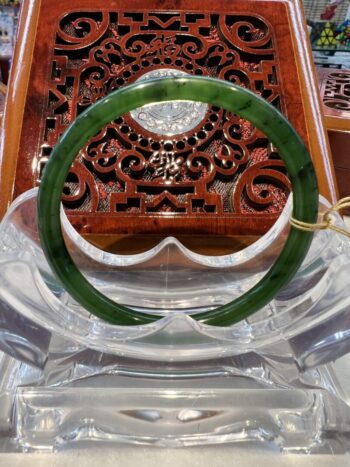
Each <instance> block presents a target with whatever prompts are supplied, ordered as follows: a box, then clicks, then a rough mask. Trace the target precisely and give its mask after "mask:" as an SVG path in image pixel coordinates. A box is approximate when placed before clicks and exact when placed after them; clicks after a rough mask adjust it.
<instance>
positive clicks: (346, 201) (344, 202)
mask: <svg viewBox="0 0 350 467" xmlns="http://www.w3.org/2000/svg"><path fill="white" fill-rule="evenodd" d="M349 207H350V196H348V197H346V198H342V199H340V200H339V201H338V202H337V203H335V205H334V206H332V207H331V208H329V209H327V211H325V212H324V213H323V214H321V216H322V221H321V222H318V223H315V224H309V223H307V222H303V221H299V220H298V219H294V218H293V217H291V218H290V223H291V225H292V226H293V227H295V228H297V229H299V230H304V231H305V232H316V231H317V230H326V229H330V230H334V231H335V232H338V233H340V234H342V235H345V236H346V237H348V238H350V231H348V230H346V229H342V228H341V227H337V226H336V225H334V218H333V217H332V213H333V212H339V211H340V210H341V209H344V208H349Z"/></svg>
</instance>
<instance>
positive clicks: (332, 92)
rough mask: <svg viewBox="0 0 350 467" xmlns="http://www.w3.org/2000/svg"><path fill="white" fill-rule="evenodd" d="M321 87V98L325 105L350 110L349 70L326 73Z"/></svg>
mask: <svg viewBox="0 0 350 467" xmlns="http://www.w3.org/2000/svg"><path fill="white" fill-rule="evenodd" d="M322 87H323V89H322V90H323V92H322V99H323V103H324V104H325V105H326V106H327V107H330V108H331V109H335V110H341V111H343V112H344V111H348V112H350V72H347V71H337V72H334V73H330V74H328V75H327V78H326V79H325V80H324V82H323V83H322Z"/></svg>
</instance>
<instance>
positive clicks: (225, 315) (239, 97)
mask: <svg viewBox="0 0 350 467" xmlns="http://www.w3.org/2000/svg"><path fill="white" fill-rule="evenodd" d="M174 100H188V101H195V102H202V103H206V104H212V105H215V106H218V107H223V108H224V109H225V110H228V111H230V112H233V113H236V114H238V115H239V116H240V117H242V118H244V119H246V120H249V121H250V122H251V123H253V125H254V126H256V127H257V128H258V129H260V130H261V131H263V132H264V134H265V135H266V136H267V137H268V138H269V139H270V141H271V142H272V143H273V144H274V145H275V146H276V148H277V149H278V151H279V154H280V155H281V157H282V159H283V161H284V162H285V165H286V168H287V172H288V175H289V178H290V181H291V185H292V190H293V217H294V218H296V219H299V220H301V221H303V222H308V223H313V222H315V221H316V219H317V212H318V189H317V181H316V176H315V172H314V168H313V165H312V162H311V158H310V156H309V153H308V151H307V148H306V147H305V145H304V143H303V142H302V140H301V139H300V137H299V136H298V134H297V133H296V131H295V130H294V129H293V127H292V126H291V125H290V124H289V122H288V121H287V120H286V119H285V118H284V117H283V116H282V115H281V114H280V113H279V112H278V111H277V110H276V109H275V108H274V107H272V106H271V105H270V104H268V103H267V102H266V101H264V100H263V99H261V98H260V97H258V96H256V95H255V94H253V93H252V92H250V91H248V90H246V89H244V88H241V87H239V86H235V85H233V84H231V83H229V82H225V81H222V80H218V79H212V78H202V77H178V78H171V79H169V78H164V79H157V80H150V81H147V82H144V83H136V84H133V85H131V86H128V87H124V88H121V89H119V90H117V91H115V92H113V93H111V94H110V95H108V96H107V97H105V98H104V99H101V100H100V101H98V102H97V103H96V104H94V105H93V106H91V107H90V108H89V109H87V110H86V111H85V112H84V113H82V114H81V115H80V116H79V117H78V118H77V119H76V121H75V122H74V123H73V124H72V125H71V126H70V127H69V128H68V130H67V131H66V132H65V134H64V135H63V136H62V138H61V139H60V141H59V143H58V144H57V145H56V147H55V148H54V150H53V152H52V154H51V156H50V159H49V161H48V164H47V166H46V168H45V171H44V174H43V178H42V183H41V186H40V190H39V196H38V229H39V234H40V238H41V242H42V247H43V251H44V253H45V256H46V258H47V260H48V263H49V265H50V266H51V268H52V270H53V271H54V273H55V274H56V276H57V277H58V279H59V280H60V282H61V283H62V285H63V286H64V287H65V289H66V290H67V292H68V293H69V294H70V295H71V296H72V297H73V298H74V299H75V300H76V301H77V302H79V303H80V304H81V305H82V306H83V307H84V308H86V309H87V310H88V311H90V312H91V313H92V314H94V315H96V316H98V317H100V318H101V319H104V320H106V321H108V322H110V323H113V324H117V325H129V326H130V325H140V324H147V323H151V322H153V321H155V320H157V319H159V317H158V316H155V315H154V314H147V313H141V312H137V311H134V310H132V309H130V308H127V307H125V306H123V305H119V304H118V303H115V302H113V301H112V300H111V299H109V298H108V297H106V296H105V295H103V294H102V293H101V292H99V291H98V290H97V289H95V288H94V287H93V286H92V285H91V284H90V283H89V282H88V281H87V280H86V278H85V277H84V276H83V275H82V273H81V272H80V271H79V269H78V268H77V267H76V265H75V264H74V262H73V260H72V259H71V257H70V255H69V252H68V250H67V248H66V245H65V242H64V239H63V235H62V231H61V224H60V200H61V193H62V191H63V187H64V183H65V180H66V177H67V174H68V171H69V168H70V166H71V164H72V162H73V161H74V159H75V157H76V156H77V154H78V152H79V151H80V149H81V148H82V147H83V146H84V145H85V144H86V143H87V141H88V140H89V139H90V138H91V137H92V136H94V135H95V134H96V133H97V132H98V131H99V130H100V129H101V128H102V127H103V126H104V125H106V124H108V123H109V122H110V121H112V120H115V119H116V118H118V117H119V116H121V115H123V114H125V113H127V112H130V111H132V110H133V109H135V108H139V107H142V106H143V105H146V104H151V103H157V102H164V101H174ZM312 236H313V234H312V233H311V232H303V231H300V230H297V229H295V228H293V227H292V228H291V229H290V233H289V235H288V238H287V241H286V244H285V246H284V248H283V250H282V252H281V254H280V256H279V257H278V258H277V260H276V261H275V263H274V264H273V266H272V267H271V269H270V270H269V271H268V273H267V274H266V275H265V276H264V277H263V278H262V279H261V280H260V281H259V282H258V283H257V284H256V285H255V286H254V287H253V288H252V289H250V290H249V291H248V292H246V293H245V294H243V295H242V296H241V297H239V298H237V299H236V300H234V301H232V302H230V303H228V304H226V305H223V306H221V307H218V308H216V309H215V310H211V311H206V312H204V313H199V314H196V315H195V316H193V318H194V319H196V320H199V321H201V322H204V323H206V324H209V325H215V326H227V325H231V324H234V323H235V322H238V321H240V320H242V319H244V318H246V317H248V316H249V315H251V314H253V313H255V312H256V311H258V310H259V309H260V308H262V307H263V306H265V305H266V304H267V303H268V302H269V301H270V300H271V299H273V297H274V296H275V295H276V294H277V292H278V291H279V290H280V289H281V288H282V287H283V286H284V285H286V284H287V283H288V282H289V281H290V280H291V278H292V277H293V276H294V274H295V273H296V271H297V270H298V268H299V266H300V264H301V263H302V261H303V259H304V257H305V255H306V253H307V251H308V249H309V247H310V244H311V240H312Z"/></svg>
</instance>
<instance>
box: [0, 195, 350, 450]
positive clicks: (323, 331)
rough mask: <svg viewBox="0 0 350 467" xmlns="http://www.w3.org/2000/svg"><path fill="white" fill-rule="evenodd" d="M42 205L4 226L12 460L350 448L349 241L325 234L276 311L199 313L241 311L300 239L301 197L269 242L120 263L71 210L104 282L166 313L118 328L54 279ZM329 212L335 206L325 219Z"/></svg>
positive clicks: (0, 365) (4, 349) (0, 259)
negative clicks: (247, 294)
mask: <svg viewBox="0 0 350 467" xmlns="http://www.w3.org/2000/svg"><path fill="white" fill-rule="evenodd" d="M36 196H37V190H31V191H29V192H27V193H24V194H23V195H22V196H21V197H19V198H18V199H17V200H16V201H15V202H14V203H13V205H12V206H11V208H10V209H9V210H8V213H7V215H6V216H5V218H4V220H3V221H2V222H1V224H0V452H28V451H50V452H51V451H62V450H67V449H68V450H69V449H75V448H77V447H81V446H82V445H83V446H84V447H85V448H86V446H88V447H89V448H90V447H91V448H92V449H94V446H97V445H101V444H102V445H104V444H105V443H107V444H108V445H109V446H115V445H118V444H119V443H128V444H135V445H138V444H141V445H154V446H165V447H181V446H191V445H203V446H207V445H209V444H219V443H233V444H235V445H236V444H239V445H241V444H242V445H243V446H244V447H246V446H248V445H249V446H250V445H254V446H258V447H259V449H264V450H268V451H278V452H298V453H345V452H348V451H350V407H349V406H348V405H347V403H346V402H345V401H346V398H345V396H344V395H343V391H342V388H341V386H340V384H339V383H338V382H337V379H336V378H335V376H334V373H333V369H332V368H333V367H332V363H330V362H332V361H334V360H336V359H337V358H339V357H340V356H342V355H346V354H347V353H349V352H350V319H349V311H350V295H349V270H350V269H349V268H350V242H349V240H347V239H346V238H345V237H341V236H339V235H337V234H334V233H332V232H327V231H322V232H319V233H317V234H316V235H315V237H314V240H313V243H312V247H311V249H310V251H309V253H308V255H307V257H306V259H305V261H304V263H303V265H302V266H301V268H300V270H299V271H298V273H297V275H296V276H295V278H294V279H293V281H292V282H290V283H289V284H288V286H287V287H285V288H284V289H283V290H282V291H281V292H280V293H279V294H278V296H276V297H275V299H274V300H272V301H271V302H270V303H269V304H268V305H267V306H266V307H264V308H263V309H261V310H259V311H258V312H257V313H256V314H254V315H253V316H251V317H249V318H248V319H246V320H243V321H241V322H239V323H237V324H234V325H232V326H228V327H215V326H209V325H205V324H203V323H200V322H198V321H197V320H196V319H194V317H193V316H192V315H193V314H195V313H196V312H197V311H204V310H209V309H212V308H214V307H216V306H218V305H220V304H223V303H227V302H228V301H229V300H233V299H234V298H236V297H237V296H239V295H241V294H242V293H243V292H244V291H245V290H248V289H249V288H251V287H252V285H254V284H255V283H256V282H257V281H258V280H259V279H260V278H261V277H262V275H264V274H265V272H266V271H267V270H268V269H269V268H270V266H271V264H272V262H273V261H274V259H275V258H276V256H277V255H278V254H279V251H280V249H281V246H282V245H283V243H284V241H285V237H286V234H287V232H288V229H289V217H290V212H291V200H290V201H289V202H288V203H287V206H286V208H285V210H284V212H283V214H282V215H281V217H280V218H279V220H278V221H277V222H276V224H275V226H274V227H273V228H272V229H271V230H270V231H269V232H268V233H267V234H266V235H264V236H263V237H261V238H260V239H259V240H258V241H257V242H256V243H254V244H253V245H251V246H249V247H248V248H246V249H244V250H242V251H239V252H236V253H232V254H228V255H224V256H216V257H213V256H203V255H200V254H197V253H194V252H192V251H190V250H188V249H186V248H185V247H184V246H183V245H182V244H181V243H180V242H179V241H178V240H177V239H175V238H167V239H164V240H163V241H162V242H161V243H160V244H158V245H157V246H155V247H154V248H152V249H151V250H149V251H146V252H143V253H139V254H135V255H116V254H111V253H106V252H103V251H100V250H97V249H96V248H95V247H93V246H92V245H90V244H88V243H87V242H86V241H85V240H84V239H82V238H81V237H79V236H78V234H77V233H76V232H75V231H74V230H73V228H72V226H71V225H70V224H69V222H68V220H67V218H66V217H65V216H64V213H62V224H63V229H64V233H65V236H66V241H67V244H68V246H69V249H70V251H71V253H72V255H73V257H74V259H75V261H76V262H77V263H78V265H79V267H80V268H81V270H82V271H83V273H84V274H85V275H86V276H87V277H88V278H89V280H90V281H91V282H92V283H93V284H94V285H95V286H96V287H98V288H99V289H100V290H102V291H103V292H104V293H106V294H107V295H109V296H110V297H111V298H113V299H115V300H117V301H119V302H120V303H123V304H125V305H128V306H130V307H134V308H135V309H141V310H148V312H150V313H154V314H156V315H158V316H159V317H160V319H159V321H157V322H155V323H153V324H151V325H143V326H134V327H128V326H124V327H123V326H113V325H110V324H108V323H105V322H103V321H101V320H99V319H97V318H96V317H94V316H91V315H90V314H89V313H88V312H87V311H86V310H85V309H83V308H82V307H81V306H80V305H79V304H77V303H75V302H74V301H73V300H72V298H71V297H70V296H69V295H68V294H67V293H66V291H65V290H64V289H63V288H62V286H61V285H60V284H59V283H58V282H57V281H56V279H55V277H53V275H52V273H51V271H50V269H49V267H48V264H47V262H46V260H45V257H44V255H43V252H42V249H41V245H40V240H39V237H38V232H37V227H36V219H35V213H36ZM326 207H328V204H327V202H326V201H325V200H322V199H321V200H320V211H323V210H324V209H325V208H326ZM336 222H337V224H338V225H340V226H342V220H341V218H340V217H339V216H337V217H336Z"/></svg>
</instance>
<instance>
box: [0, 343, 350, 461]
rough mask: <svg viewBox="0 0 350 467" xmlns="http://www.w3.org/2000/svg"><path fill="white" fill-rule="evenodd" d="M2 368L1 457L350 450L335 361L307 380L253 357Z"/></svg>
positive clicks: (349, 417) (5, 364) (7, 363)
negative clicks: (129, 449) (112, 450)
mask: <svg viewBox="0 0 350 467" xmlns="http://www.w3.org/2000/svg"><path fill="white" fill-rule="evenodd" d="M281 351H283V349H281ZM248 361H250V366H249V365H248ZM0 362H1V371H2V375H3V378H2V391H1V396H0V452H61V451H67V450H72V449H80V448H86V447H88V448H91V449H94V446H95V447H97V446H98V445H108V446H109V447H117V446H120V445H121V444H133V445H152V446H159V447H168V448H169V447H170V448H175V447H186V446H196V445H205V446H207V445H211V444H227V443H229V444H231V445H239V446H241V447H244V448H246V447H247V448H248V447H250V446H254V448H258V449H259V450H261V449H262V450H264V451H267V452H271V451H272V452H288V453H304V454H306V453H308V454H310V453H318V454H320V453H322V454H324V453H328V454H329V453H337V454H344V453H347V452H348V451H349V450H350V443H349V433H350V407H349V406H348V405H347V404H346V403H345V401H344V397H343V393H342V389H341V387H340V385H339V383H338V382H337V379H336V378H335V376H334V373H333V368H332V365H331V364H328V365H323V366H321V367H318V368H317V369H313V370H308V371H306V372H303V373H300V372H298V370H297V367H296V366H295V365H293V362H292V360H291V359H288V358H286V359H283V358H282V359H281V361H280V362H278V359H277V358H271V359H268V358H266V359H265V361H263V360H262V359H260V358H259V357H258V356H255V355H251V356H250V357H247V359H246V360H244V359H243V361H240V359H238V360H235V359H227V360H224V361H217V362H210V363H209V362H207V363H205V364H203V365H199V366H198V367H196V368H195V369H193V368H192V369H191V368H190V367H188V368H187V369H186V368H183V367H182V368H181V369H180V371H179V369H178V368H177V366H176V365H173V366H168V368H167V371H166V373H167V376H165V370H166V368H165V367H157V366H156V365H155V367H154V368H153V369H152V368H151V367H148V369H147V366H146V367H145V368H141V367H138V366H137V365H134V366H133V367H132V368H129V367H126V366H124V365H123V362H120V363H119V364H115V365H108V366H105V367H103V366H101V367H99V368H98V367H97V366H95V367H94V368H95V371H91V368H92V365H91V367H90V368H86V369H84V368H83V366H81V367H80V368H78V367H79V365H75V363H74V360H73V359H71V360H70V361H69V359H68V361H64V362H62V361H61V362H59V361H57V362H56V363H57V365H52V367H51V369H49V368H48V369H47V371H46V375H44V374H43V372H42V371H38V370H37V369H35V368H33V367H30V366H28V365H26V364H24V363H20V362H18V360H15V359H13V358H11V357H9V356H6V355H4V354H2V359H1V360H0ZM279 365H282V367H279ZM281 368H283V369H284V370H283V371H282V372H281V373H280V369H281ZM55 381H56V382H55Z"/></svg>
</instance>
